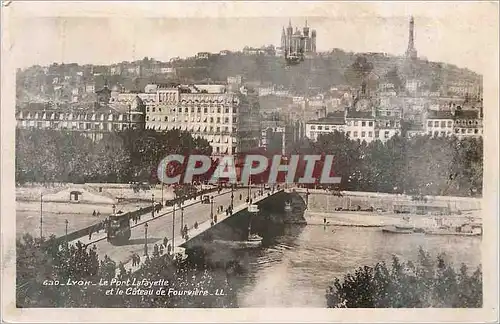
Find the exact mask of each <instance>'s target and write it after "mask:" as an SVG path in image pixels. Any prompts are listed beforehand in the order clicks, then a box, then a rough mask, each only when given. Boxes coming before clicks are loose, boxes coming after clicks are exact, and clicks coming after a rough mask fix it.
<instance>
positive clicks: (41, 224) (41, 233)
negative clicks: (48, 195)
mask: <svg viewBox="0 0 500 324" xmlns="http://www.w3.org/2000/svg"><path fill="white" fill-rule="evenodd" d="M42 205H43V194H42V193H40V242H42V239H43V216H42V214H43V213H42V211H43V207H42Z"/></svg>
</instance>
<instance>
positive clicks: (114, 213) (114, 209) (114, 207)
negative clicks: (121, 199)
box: [113, 204, 116, 215]
mask: <svg viewBox="0 0 500 324" xmlns="http://www.w3.org/2000/svg"><path fill="white" fill-rule="evenodd" d="M113 215H116V205H115V204H113Z"/></svg>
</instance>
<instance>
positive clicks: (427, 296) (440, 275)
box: [326, 248, 483, 308]
mask: <svg viewBox="0 0 500 324" xmlns="http://www.w3.org/2000/svg"><path fill="white" fill-rule="evenodd" d="M444 258H445V256H444V255H439V256H438V257H437V258H436V262H433V261H432V259H431V258H430V256H429V254H428V253H426V252H425V251H423V249H422V248H420V249H419V260H418V263H417V264H416V263H413V262H411V261H407V262H401V261H400V260H399V259H398V258H397V257H395V256H394V257H393V260H392V266H388V265H386V263H385V262H380V263H377V264H376V265H375V266H374V267H369V266H364V267H360V268H358V269H357V270H356V271H355V272H354V273H348V274H346V275H345V276H344V279H343V281H341V280H340V279H338V278H335V280H334V283H333V285H332V286H329V287H328V289H327V293H326V299H327V305H328V307H330V308H429V307H433V308H439V307H441V308H442V307H446V308H480V307H482V304H483V294H482V274H481V268H480V267H478V268H477V270H476V271H474V272H473V273H469V271H468V269H467V267H466V266H465V265H462V266H461V268H460V273H459V274H458V275H457V273H456V272H455V270H454V269H453V267H451V266H450V265H449V264H448V263H446V261H445V259H444Z"/></svg>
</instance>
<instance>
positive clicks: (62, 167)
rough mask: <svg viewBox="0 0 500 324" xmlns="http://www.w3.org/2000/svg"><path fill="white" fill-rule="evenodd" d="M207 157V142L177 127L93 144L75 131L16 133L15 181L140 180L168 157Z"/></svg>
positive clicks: (108, 137) (147, 178) (112, 135)
mask: <svg viewBox="0 0 500 324" xmlns="http://www.w3.org/2000/svg"><path fill="white" fill-rule="evenodd" d="M193 152H198V154H204V155H210V154H211V152H212V148H211V146H210V144H209V143H208V141H207V140H205V139H202V138H194V137H192V136H191V134H190V133H189V132H186V131H180V130H177V129H174V130H169V131H166V132H156V131H153V130H140V131H138V130H126V131H123V132H119V133H108V134H104V136H103V138H102V139H101V140H99V141H97V142H95V141H92V140H91V139H90V138H88V137H86V136H84V135H82V134H79V133H77V132H61V131H58V130H41V129H35V130H23V129H17V130H16V182H17V183H18V184H22V183H25V182H72V183H83V182H119V183H120V182H121V183H129V182H141V181H152V182H155V181H156V180H157V176H156V172H157V168H158V165H159V163H160V161H161V160H162V159H163V158H164V157H165V156H166V155H168V154H190V153H191V154H192V153H193Z"/></svg>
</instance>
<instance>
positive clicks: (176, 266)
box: [16, 234, 236, 308]
mask: <svg viewBox="0 0 500 324" xmlns="http://www.w3.org/2000/svg"><path fill="white" fill-rule="evenodd" d="M16 243H17V244H16V245H17V255H16V256H17V264H16V267H17V269H16V304H17V307H19V308H28V307H103V308H106V307H147V308H150V307H181V308H186V307H234V306H236V296H235V294H234V291H233V289H232V287H231V286H230V284H229V281H228V277H227V274H226V272H225V271H224V270H215V269H211V268H209V267H208V266H203V265H199V263H195V262H194V261H193V260H190V259H186V260H184V259H182V258H173V257H172V256H170V255H156V256H153V257H151V258H149V259H146V261H145V262H144V263H143V264H142V265H141V268H140V269H139V270H138V271H136V272H134V273H127V272H126V271H124V266H123V265H122V264H119V265H118V266H117V265H116V263H115V261H113V260H111V259H110V258H109V257H107V256H105V257H104V259H102V260H99V259H98V254H97V249H96V247H95V246H94V247H91V248H87V247H86V246H84V245H83V244H80V243H77V244H76V245H72V246H69V247H60V246H59V244H58V243H56V242H55V241H54V237H52V238H50V239H49V240H47V241H42V242H41V241H40V240H38V239H34V238H33V237H31V236H30V235H28V234H27V235H24V236H23V237H22V238H21V239H18V240H17V242H16ZM41 243H43V244H41ZM99 261H100V262H99ZM117 267H118V269H120V270H119V271H118V274H117V271H116V268H117ZM115 276H117V277H118V278H119V279H121V280H127V279H128V278H130V279H131V281H133V280H134V279H135V280H136V282H140V281H142V280H143V279H146V280H148V281H155V280H158V279H165V281H166V282H167V285H166V286H164V287H163V289H165V290H166V291H168V290H169V288H172V289H174V290H176V291H184V290H192V291H194V290H196V289H197V288H198V289H199V290H207V291H208V292H212V291H216V289H223V290H224V292H225V293H226V295H225V296H203V295H201V296H198V297H193V296H192V295H191V296H187V295H170V296H168V295H164V296H157V295H154V296H151V297H150V298H149V296H148V298H144V297H143V296H130V295H129V296H121V295H114V296H113V298H109V296H106V295H105V291H106V290H108V289H109V288H110V287H111V288H113V287H114V286H110V285H107V286H100V285H98V283H99V282H100V281H101V280H108V281H110V280H111V279H112V278H115ZM68 279H70V280H75V281H78V280H88V281H90V282H92V283H96V285H88V286H84V287H82V286H74V285H73V286H71V285H52V284H51V283H54V281H55V280H58V281H59V282H61V283H65V282H67V280H68ZM129 287H131V286H129ZM121 288H124V289H126V288H128V287H124V286H121ZM152 289H162V288H161V287H158V286H155V287H152Z"/></svg>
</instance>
